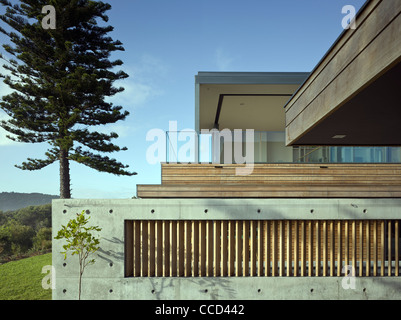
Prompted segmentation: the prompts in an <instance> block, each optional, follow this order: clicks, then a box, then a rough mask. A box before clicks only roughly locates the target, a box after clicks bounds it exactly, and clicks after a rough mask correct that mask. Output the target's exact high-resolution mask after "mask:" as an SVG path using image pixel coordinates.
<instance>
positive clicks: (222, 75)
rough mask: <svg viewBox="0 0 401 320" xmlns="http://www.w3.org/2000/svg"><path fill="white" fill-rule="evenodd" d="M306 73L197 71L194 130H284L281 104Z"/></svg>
mask: <svg viewBox="0 0 401 320" xmlns="http://www.w3.org/2000/svg"><path fill="white" fill-rule="evenodd" d="M308 75H309V73H303V72H295V73H293V72H292V73H278V72H199V73H198V75H196V76H195V88H196V92H195V97H196V98H195V99H196V100H195V119H196V120H195V121H196V123H195V128H196V130H197V131H198V132H199V131H200V130H201V129H209V130H210V129H213V128H216V129H220V130H221V129H230V130H234V129H243V130H245V129H254V130H255V131H284V129H285V113H284V105H285V104H286V103H287V102H288V100H289V99H290V98H291V96H292V95H293V94H294V92H295V91H296V90H297V89H298V88H299V86H300V84H301V83H303V82H304V81H305V79H306V77H307V76H308Z"/></svg>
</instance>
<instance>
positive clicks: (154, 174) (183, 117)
mask: <svg viewBox="0 0 401 320" xmlns="http://www.w3.org/2000/svg"><path fill="white" fill-rule="evenodd" d="M109 2H110V3H111V5H112V9H111V10H110V11H109V12H108V16H109V18H110V19H109V24H111V25H113V26H114V28H115V29H114V31H113V33H112V34H111V36H112V37H113V38H114V39H118V40H120V41H122V42H123V45H124V48H125V52H121V53H120V52H119V53H118V54H116V55H114V56H113V57H112V58H116V59H117V58H120V59H122V60H123V61H124V65H123V70H124V71H126V72H127V73H128V74H129V75H130V77H129V78H128V79H126V80H124V81H123V82H121V83H119V84H120V85H122V86H124V87H125V88H126V90H125V92H123V93H121V94H119V95H117V96H115V97H114V98H113V99H112V101H113V103H114V104H116V105H122V106H123V107H124V109H126V110H128V111H129V112H130V113H131V115H130V116H129V118H127V119H126V121H124V122H118V123H117V124H115V125H110V126H107V127H106V128H103V129H102V130H108V131H115V132H117V133H118V134H119V135H120V138H119V139H117V140H116V141H115V143H117V144H118V145H120V146H126V147H128V151H125V152H119V153H116V154H113V155H112V156H113V157H115V158H116V159H118V160H119V161H121V162H123V163H125V164H128V165H129V166H130V169H131V170H132V171H135V172H137V173H138V175H137V176H133V177H117V176H114V175H111V174H107V173H99V172H97V171H95V170H93V169H90V168H87V167H85V166H82V165H78V164H75V163H72V164H71V182H72V196H73V197H74V198H130V197H132V196H133V195H135V193H136V185H137V184H159V183H160V165H150V164H149V163H147V161H146V150H147V148H148V147H149V146H150V145H151V144H152V142H149V141H146V133H147V132H148V131H149V130H151V129H155V128H158V129H162V130H165V131H166V130H168V125H169V121H177V124H178V130H183V129H186V128H190V129H194V108H195V104H194V102H195V97H194V92H195V91H194V88H195V86H194V81H195V79H194V76H195V75H196V74H197V73H198V72H199V71H263V72H269V71H280V72H288V71H293V72H295V71H301V72H309V71H311V70H312V69H313V68H314V67H315V65H316V64H317V63H318V62H319V60H320V59H321V58H322V56H323V55H324V54H325V53H326V52H327V50H328V49H329V48H330V46H331V44H332V43H333V42H334V41H335V40H336V39H337V37H338V36H339V35H340V34H341V32H342V31H343V29H342V26H341V22H342V19H343V17H344V14H343V13H342V8H343V6H345V5H353V6H354V7H355V8H356V10H359V8H360V7H361V6H362V5H363V3H364V1H363V0H275V1H272V0H248V1H244V0H241V1H239V0H201V1H193V0H169V1H166V0H115V1H109ZM2 10H4V8H3V7H0V12H3V11H2ZM3 41H4V38H1V37H0V42H3ZM1 50H2V48H1V49H0V52H1ZM7 92H8V90H7V88H6V87H5V85H4V84H3V83H0V96H2V95H3V94H5V93H7ZM2 118H4V112H3V111H1V110H0V119H2ZM5 134H6V133H5V131H3V130H0V192H11V191H14V192H41V193H47V194H55V195H57V194H59V174H58V172H59V167H58V163H54V164H53V165H51V166H48V167H47V168H44V169H42V170H40V171H34V172H30V171H22V170H20V169H17V168H15V167H14V165H15V164H21V163H22V162H23V161H25V160H26V158H28V157H30V158H43V155H44V152H45V151H46V150H47V144H39V145H33V144H20V143H12V142H11V141H10V140H7V139H6V138H5Z"/></svg>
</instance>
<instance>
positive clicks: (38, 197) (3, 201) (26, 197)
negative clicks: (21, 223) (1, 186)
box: [0, 192, 59, 212]
mask: <svg viewBox="0 0 401 320" xmlns="http://www.w3.org/2000/svg"><path fill="white" fill-rule="evenodd" d="M58 198H59V196H53V195H49V194H43V193H18V192H1V193H0V211H4V212H5V211H14V210H18V209H21V208H25V207H28V206H40V205H43V204H48V203H51V202H52V200H53V199H58Z"/></svg>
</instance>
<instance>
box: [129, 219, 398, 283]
mask: <svg viewBox="0 0 401 320" xmlns="http://www.w3.org/2000/svg"><path fill="white" fill-rule="evenodd" d="M399 242H400V232H399V221H398V220H366V221H362V220H328V221H319V220H268V221H262V220H255V221H249V220H237V221H226V220H222V221H220V220H219V221H214V220H199V221H198V220H194V221H183V220H180V221H174V220H155V221H137V220H127V221H125V276H126V277H248V276H252V277H254V276H280V277H283V276H288V277H290V276H295V277H299V276H301V277H303V276H324V277H326V276H344V270H343V267H344V266H345V265H351V266H352V267H353V272H354V275H355V276H398V275H399V253H400V252H399V250H400V246H399Z"/></svg>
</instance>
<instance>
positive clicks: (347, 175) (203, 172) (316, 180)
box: [161, 163, 401, 186]
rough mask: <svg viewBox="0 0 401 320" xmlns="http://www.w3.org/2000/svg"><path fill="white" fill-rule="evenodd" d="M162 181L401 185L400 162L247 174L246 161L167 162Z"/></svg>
mask: <svg viewBox="0 0 401 320" xmlns="http://www.w3.org/2000/svg"><path fill="white" fill-rule="evenodd" d="M161 166H162V185H185V184H191V185H197V184H204V185H210V184H258V185H266V184H272V185H297V184H307V185H343V184H350V185H358V184H361V185H370V184H377V185H389V184H392V185H399V186H400V185H401V183H400V178H401V165H400V164H388V163H386V164H377V163H375V164H362V163H353V164H352V163H341V164H338V163H337V164H336V163H328V164H325V163H320V164H311V163H307V164H306V163H287V164H286V163H282V164H273V163H266V164H253V168H252V171H251V172H250V174H247V175H240V174H237V171H236V170H237V169H239V168H242V167H244V165H236V164H221V165H216V164H166V163H163V164H162V165H161Z"/></svg>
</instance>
